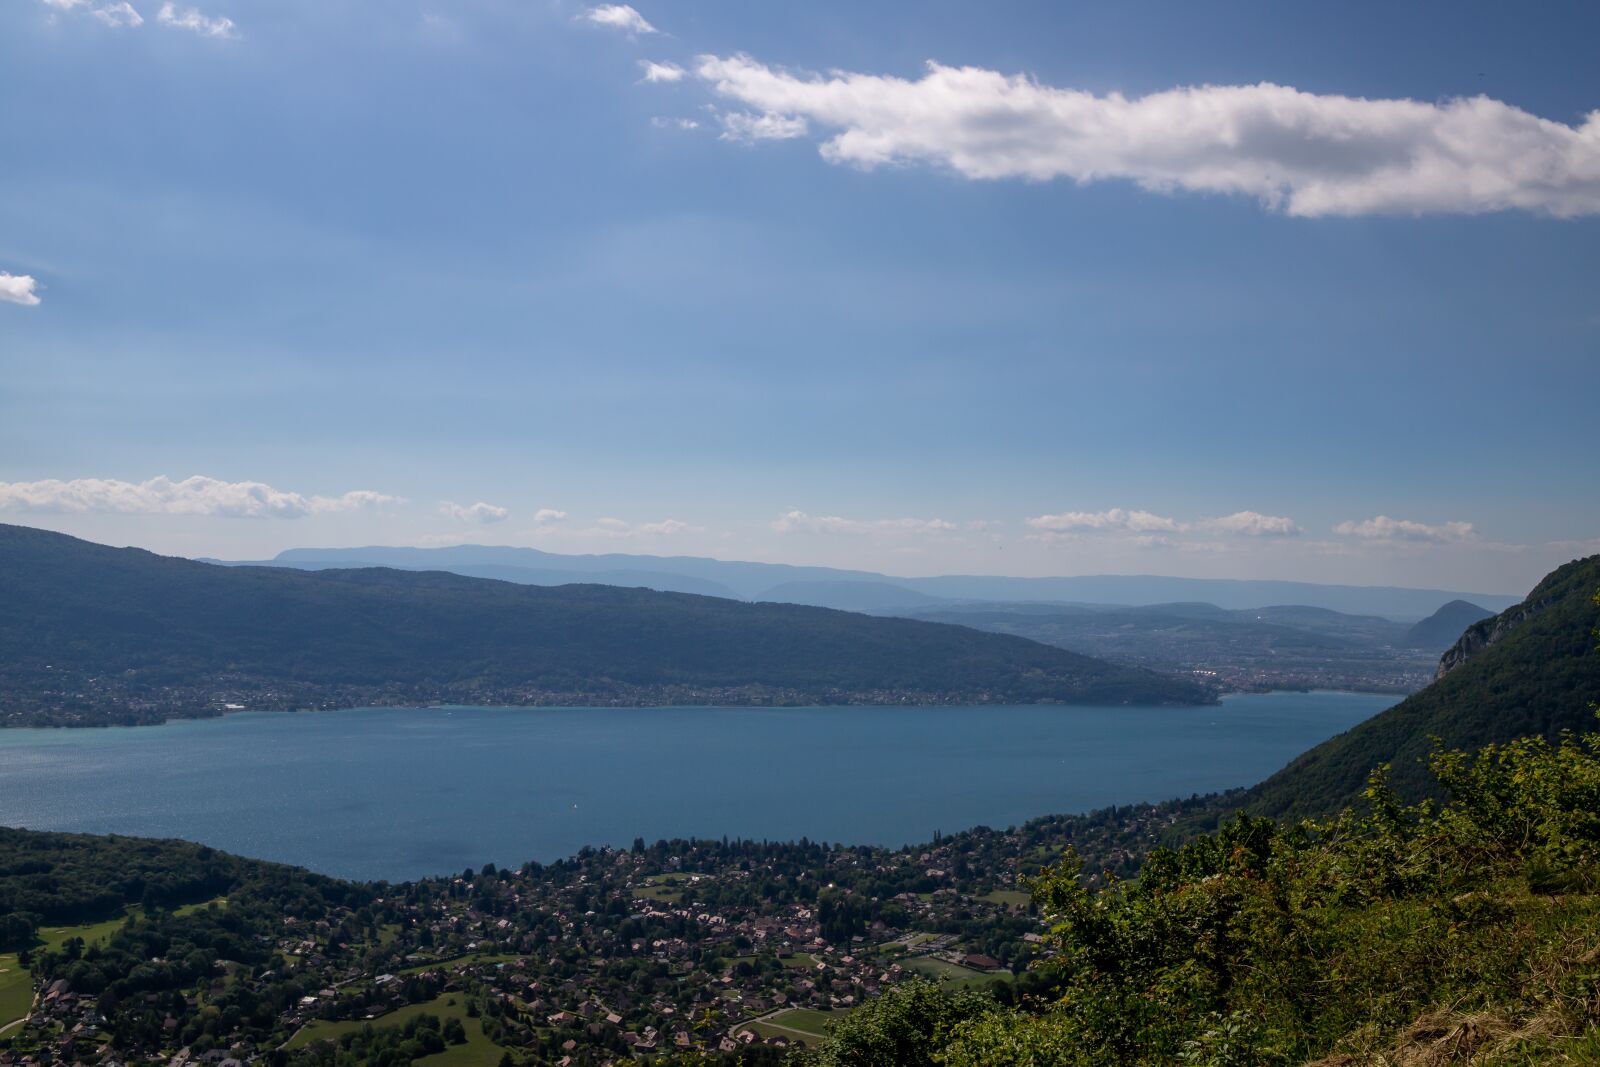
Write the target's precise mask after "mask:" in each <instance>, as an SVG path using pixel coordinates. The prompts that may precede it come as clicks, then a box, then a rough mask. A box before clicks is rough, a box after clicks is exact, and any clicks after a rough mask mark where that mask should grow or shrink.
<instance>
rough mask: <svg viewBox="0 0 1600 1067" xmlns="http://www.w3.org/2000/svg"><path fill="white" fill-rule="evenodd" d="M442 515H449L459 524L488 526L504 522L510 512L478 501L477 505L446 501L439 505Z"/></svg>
mask: <svg viewBox="0 0 1600 1067" xmlns="http://www.w3.org/2000/svg"><path fill="white" fill-rule="evenodd" d="M439 511H440V513H441V514H444V515H448V516H450V517H451V518H452V519H455V520H456V521H457V522H470V523H474V524H476V525H478V526H487V525H489V524H490V523H494V522H504V521H505V519H506V517H507V516H508V515H510V514H511V512H510V511H508V510H506V509H505V508H502V507H500V506H498V505H496V504H485V503H484V502H483V501H481V500H480V501H478V502H477V503H476V504H468V505H462V504H455V503H451V502H450V501H448V500H447V501H445V502H444V503H443V504H440V505H439Z"/></svg>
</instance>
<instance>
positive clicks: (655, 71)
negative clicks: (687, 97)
mask: <svg viewBox="0 0 1600 1067" xmlns="http://www.w3.org/2000/svg"><path fill="white" fill-rule="evenodd" d="M639 66H641V67H643V68H644V80H645V81H647V82H675V81H682V80H683V76H684V75H685V74H687V73H688V71H686V70H684V69H683V68H682V67H680V66H678V64H676V63H652V62H651V61H650V60H648V59H641V60H640V61H639Z"/></svg>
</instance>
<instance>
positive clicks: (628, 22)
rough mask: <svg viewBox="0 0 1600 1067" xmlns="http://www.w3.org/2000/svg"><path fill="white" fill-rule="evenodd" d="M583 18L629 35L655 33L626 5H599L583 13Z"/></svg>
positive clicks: (652, 27)
mask: <svg viewBox="0 0 1600 1067" xmlns="http://www.w3.org/2000/svg"><path fill="white" fill-rule="evenodd" d="M583 17H584V18H586V19H588V20H589V21H590V22H593V23H595V24H597V25H600V26H610V27H611V28H613V29H618V30H626V31H627V32H629V33H655V32H656V28H655V27H654V26H652V25H650V23H649V21H648V20H647V19H646V18H645V17H644V16H643V15H641V14H639V12H637V11H635V10H634V9H633V8H632V7H631V6H630V5H628V4H601V5H600V6H599V7H591V8H589V9H587V10H586V11H584V13H583Z"/></svg>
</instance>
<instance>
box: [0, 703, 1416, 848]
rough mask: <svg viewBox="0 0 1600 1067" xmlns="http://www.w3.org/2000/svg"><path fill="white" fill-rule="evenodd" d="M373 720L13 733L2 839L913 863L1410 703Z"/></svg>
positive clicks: (357, 715)
mask: <svg viewBox="0 0 1600 1067" xmlns="http://www.w3.org/2000/svg"><path fill="white" fill-rule="evenodd" d="M1396 699H1397V698H1395V697H1390V696H1375V695H1371V694H1360V693H1326V692H1323V693H1266V694H1252V695H1236V696H1232V697H1229V698H1227V699H1226V700H1225V701H1224V702H1223V704H1222V706H1221V707H1208V708H1128V707H1112V708H1099V707H1040V706H1027V707H932V708H927V707H921V708H864V707H850V708H781V709H775V708H616V709H612V708H540V709H523V708H504V709H502V708H436V709H423V710H410V709H393V708H364V709H352V710H349V711H333V712H317V713H314V714H298V715H286V714H274V713H243V714H238V715H230V716H228V717H226V718H223V719H213V720H208V721H199V722H177V723H170V724H167V725H165V726H156V727H139V728H136V729H111V730H5V731H0V824H4V825H9V826H25V827H30V828H33V829H46V830H83V831H90V832H96V833H124V834H140V835H147V836H157V837H183V838H188V839H190V840H195V841H203V842H205V843H207V844H210V845H215V846H217V847H219V848H224V849H227V850H229V851H232V852H238V853H243V854H245V855H249V856H258V857H261V858H263V859H272V860H281V861H284V862H289V863H297V864H302V865H304V866H306V867H310V868H312V869H313V870H318V871H322V872H325V873H328V874H335V875H342V876H347V877H359V878H388V879H391V880H398V879H405V878H415V877H419V876H422V875H428V874H443V873H448V872H452V871H459V870H461V869H462V868H464V867H467V866H474V867H476V866H481V865H482V864H484V863H488V862H493V863H497V864H501V865H506V864H511V865H516V864H520V863H522V862H524V861H525V860H529V859H537V860H541V861H549V860H552V859H556V858H559V857H562V856H567V855H570V854H572V853H573V852H576V851H577V850H578V849H579V848H581V847H583V846H584V845H608V844H609V845H616V846H625V845H627V844H629V843H630V842H632V840H633V839H634V837H636V836H638V837H644V838H645V839H647V840H651V841H653V840H655V839H657V838H661V837H674V836H680V837H687V836H691V835H693V836H701V837H721V836H723V835H725V834H726V835H728V836H730V837H747V838H758V839H761V838H765V839H770V840H788V839H793V838H799V837H802V836H805V837H810V838H812V839H813V840H827V841H842V842H847V843H851V844H857V843H871V844H882V845H902V844H909V843H913V842H918V841H925V840H928V839H929V838H931V837H932V836H933V833H934V831H936V830H942V831H946V832H949V831H953V830H960V829H964V828H966V827H969V826H976V825H980V824H984V825H989V826H996V827H1004V826H1010V825H1013V824H1016V823H1020V822H1023V821H1026V820H1027V819H1029V818H1032V817H1034V816H1037V815H1044V814H1049V813H1054V812H1075V811H1086V810H1089V809H1091V808H1096V807H1103V806H1105V805H1107V804H1123V803H1130V802H1133V801H1140V800H1160V799H1164V798H1167V797H1172V796H1183V795H1188V794H1190V793H1197V792H1199V793H1204V792H1210V791H1213V790H1218V789H1227V788H1230V787H1232V786H1238V785H1249V784H1251V783H1253V782H1256V781H1258V780H1260V779H1261V778H1263V777H1265V776H1267V775H1268V774H1270V773H1272V772H1273V771H1275V770H1277V769H1278V768H1279V767H1281V766H1283V765H1284V764H1285V763H1287V762H1288V761H1289V760H1290V759H1291V758H1292V757H1294V756H1295V755H1297V754H1298V753H1300V752H1302V751H1304V750H1305V749H1307V748H1309V747H1310V746H1312V745H1314V744H1316V743H1317V742H1319V741H1321V740H1323V739H1325V738H1327V737H1330V736H1332V735H1334V734H1337V733H1340V732H1342V731H1344V730H1346V729H1348V728H1349V727H1351V726H1353V725H1355V724H1356V723H1358V722H1360V721H1361V720H1363V719H1366V718H1368V717H1369V716H1371V715H1374V714H1376V713H1377V712H1379V711H1381V710H1383V709H1384V708H1386V707H1388V706H1389V705H1391V704H1393V703H1394V702H1395V700H1396Z"/></svg>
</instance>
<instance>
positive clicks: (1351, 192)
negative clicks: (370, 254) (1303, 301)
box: [694, 55, 1600, 217]
mask: <svg viewBox="0 0 1600 1067" xmlns="http://www.w3.org/2000/svg"><path fill="white" fill-rule="evenodd" d="M694 73H695V74H696V76H697V77H699V78H701V79H703V80H704V81H706V82H708V83H710V84H711V86H712V87H713V89H714V91H715V92H716V93H718V94H719V95H720V96H722V97H724V98H725V99H729V100H733V101H737V102H738V103H739V104H741V105H742V106H744V107H746V108H750V109H751V110H752V111H753V112H754V114H753V115H751V116H747V117H744V118H739V119H736V120H734V122H733V124H732V125H731V126H729V133H730V135H735V136H741V135H742V136H746V137H747V138H748V136H752V135H753V134H748V135H747V134H744V133H743V131H745V130H747V129H748V130H752V131H754V130H760V129H768V130H771V131H774V133H779V132H781V135H782V136H798V135H799V133H800V132H803V131H804V124H805V123H806V121H807V120H810V121H811V122H815V123H816V124H817V125H818V126H822V127H826V128H829V129H831V130H836V131H838V132H837V133H835V134H834V135H833V136H831V137H830V138H829V139H828V140H826V141H824V142H823V144H822V148H821V151H822V156H823V158H824V159H827V160H829V161H831V162H836V163H847V164H852V165H855V166H859V167H864V168H871V167H876V166H880V165H884V164H895V163H928V164H934V165H938V166H943V167H948V168H950V169H951V170H953V171H954V172H955V173H957V174H960V175H962V176H964V177H967V178H974V179H984V178H986V179H996V178H1025V179H1031V180H1037V181H1043V180H1048V179H1052V178H1070V179H1072V180H1074V181H1077V182H1091V181H1103V180H1106V179H1126V180H1130V181H1133V182H1135V183H1137V184H1138V185H1139V186H1141V187H1142V188H1144V189H1148V190H1151V191H1157V192H1173V191H1176V190H1186V191H1190V192H1200V193H1224V194H1239V195H1245V196H1251V197H1254V198H1256V199H1257V200H1259V201H1260V202H1261V203H1263V204H1264V205H1266V206H1268V207H1271V208H1276V209H1282V210H1284V211H1287V212H1288V213H1289V214H1291V215H1304V216H1318V215H1365V214H1420V213H1427V212H1484V211H1502V210H1508V209H1518V210H1525V211H1532V212H1536V213H1540V214H1548V215H1555V216H1563V217H1566V216H1576V215H1587V214H1594V213H1596V212H1600V111H1592V112H1590V113H1589V114H1587V115H1586V116H1584V118H1583V121H1582V122H1581V123H1580V124H1579V125H1576V126H1571V125H1566V124H1564V123H1561V122H1555V121H1551V120H1549V119H1544V118H1540V117H1539V116H1537V115H1533V114H1530V113H1529V112H1527V111H1523V110H1521V109H1520V108H1516V107H1513V106H1511V105H1509V104H1505V103H1502V102H1500V101H1498V100H1493V99H1490V98H1489V97H1487V96H1475V97H1464V98H1456V99H1449V100H1444V101H1440V102H1427V101H1420V100H1395V99H1365V98H1360V97H1350V96H1338V95H1324V94H1317V93H1308V92H1301V91H1300V90H1298V89H1294V88H1290V87H1288V86H1282V85H1273V84H1270V83H1262V84H1259V85H1202V86H1191V87H1183V88H1175V89H1169V90H1166V91H1163V92H1157V93H1151V94H1149V95H1146V96H1141V97H1134V98H1129V97H1126V96H1123V95H1122V94H1120V93H1110V94H1107V95H1105V96H1098V95H1096V94H1094V93H1092V92H1088V91H1084V90H1080V89H1061V88H1055V87H1052V86H1048V85H1042V84H1040V83H1039V82H1037V81H1035V80H1034V79H1032V78H1030V77H1028V76H1026V75H1014V76H1006V75H1004V74H1001V73H998V72H996V71H992V70H985V69H982V68H978V67H946V66H942V65H940V64H938V63H929V64H928V69H927V73H925V74H924V75H923V76H922V77H921V78H919V79H916V80H910V79H905V78H896V77H888V76H884V75H874V74H857V73H850V72H844V71H834V72H831V73H829V74H827V75H825V76H824V75H811V74H804V75H803V74H796V73H793V72H790V71H786V70H783V69H779V68H774V67H770V66H767V65H766V64H764V63H761V62H758V61H757V60H755V59H753V58H751V57H749V56H744V55H735V56H729V57H719V56H709V55H708V56H701V57H699V59H698V60H697V61H696V64H695V68H694ZM730 117H731V116H730ZM724 121H725V123H726V122H727V119H725V120H724ZM763 122H765V124H766V125H765V126H763Z"/></svg>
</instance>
